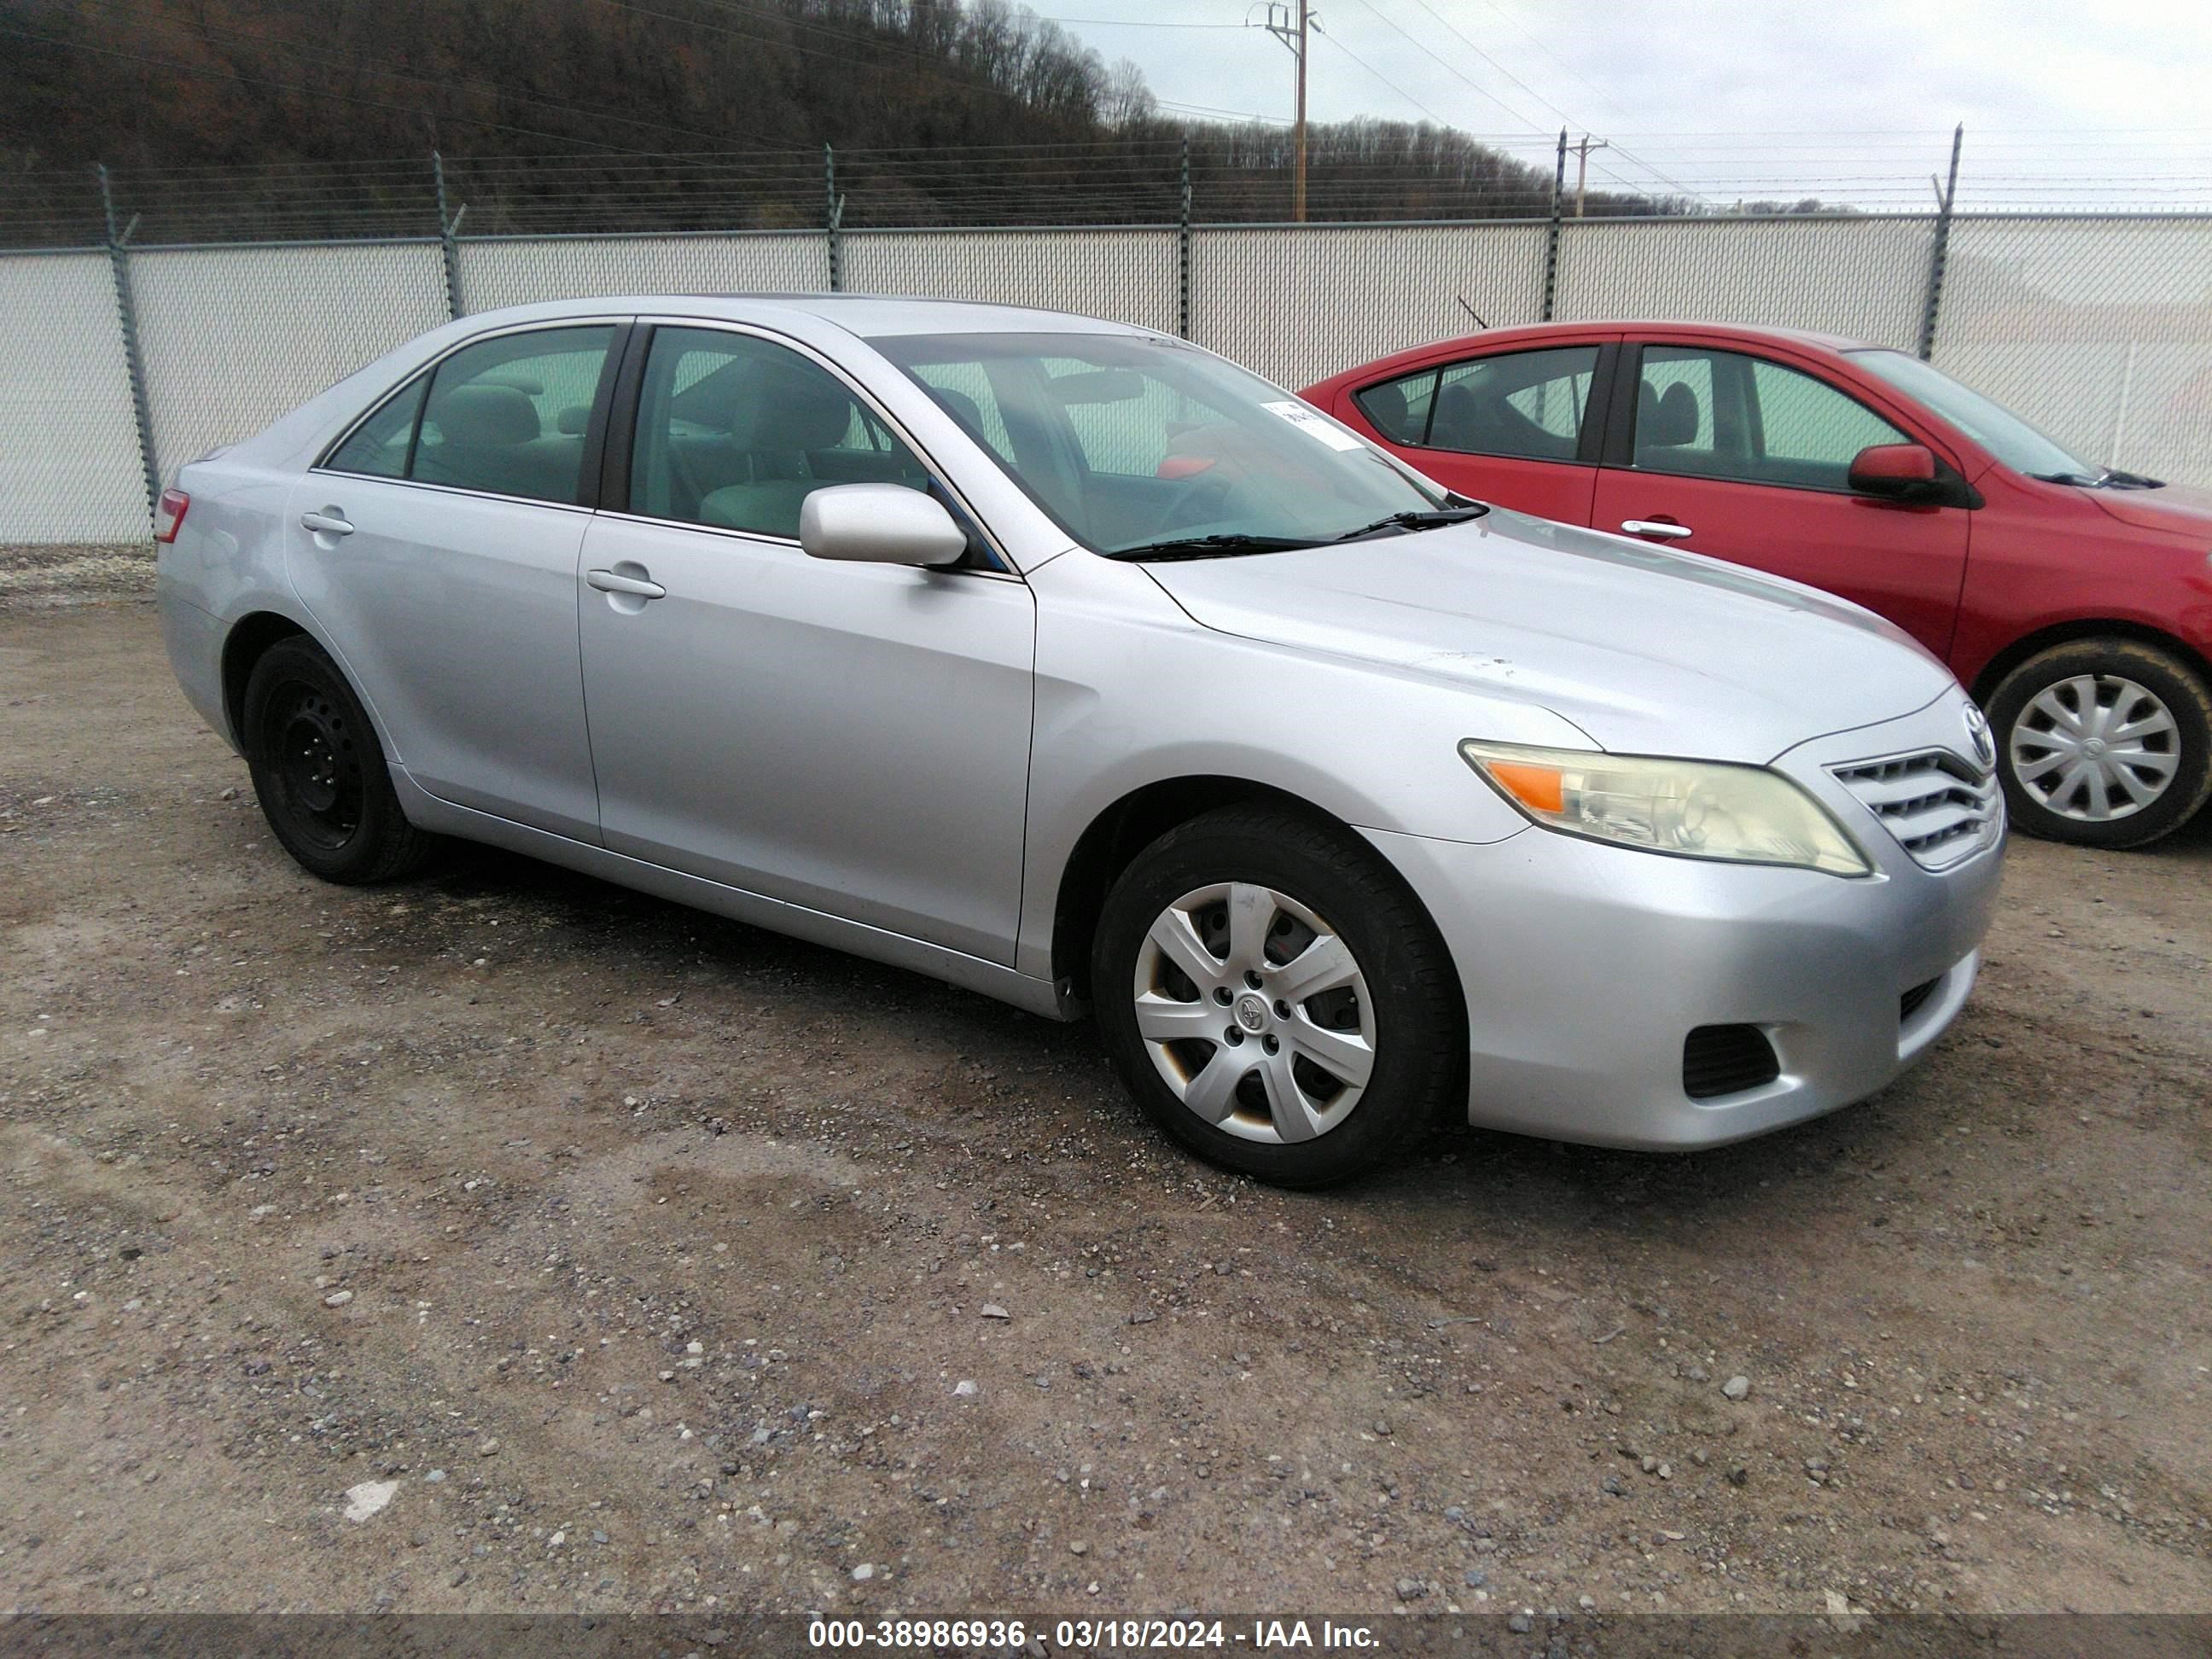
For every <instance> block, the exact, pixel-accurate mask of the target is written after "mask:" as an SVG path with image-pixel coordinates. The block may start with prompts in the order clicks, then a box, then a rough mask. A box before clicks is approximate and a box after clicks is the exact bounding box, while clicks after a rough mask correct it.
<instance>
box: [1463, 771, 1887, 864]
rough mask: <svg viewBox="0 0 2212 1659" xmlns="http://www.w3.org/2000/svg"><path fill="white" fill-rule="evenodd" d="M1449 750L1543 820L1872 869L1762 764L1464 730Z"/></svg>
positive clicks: (1713, 855)
mask: <svg viewBox="0 0 2212 1659" xmlns="http://www.w3.org/2000/svg"><path fill="white" fill-rule="evenodd" d="M1459 752H1460V753H1461V754H1462V755H1463V756H1464V757H1466V758H1467V763H1468V765H1469V766H1472V767H1473V768H1474V769H1475V770H1476V771H1477V772H1479V773H1480V774H1481V775H1482V776H1483V777H1484V778H1485V779H1486V781H1488V782H1489V783H1490V784H1491V786H1492V787H1493V788H1495V789H1496V790H1497V791H1498V793H1499V794H1501V795H1503V796H1504V797H1505V799H1507V800H1509V801H1510V802H1512V803H1513V805H1516V806H1517V807H1518V808H1520V809H1521V811H1522V812H1524V813H1526V814H1527V815H1528V817H1529V818H1530V819H1532V820H1533V821H1534V822H1535V823H1539V824H1541V825H1542V826H1543V827H1544V828H1545V829H1557V830H1559V831H1561V832H1562V833H1564V834H1566V835H1570V836H1587V837H1589V839H1590V840H1592V841H1605V842H1614V843H1616V844H1618V845H1620V846H1623V847H1640V848H1644V850H1645V851H1647V852H1653V853H1674V854H1679V855H1680V856H1682V857H1685V858H1693V859H1718V860H1723V861H1725V862H1728V863H1732V864H1782V865H1790V866H1796V867H1797V868H1799V869H1805V870H1825V871H1826V872H1828V873H1829V874H1831V875H1838V876H1863V875H1869V874H1871V873H1872V872H1873V870H1874V866H1872V865H1871V864H1869V862H1868V861H1867V859H1866V855H1865V854H1863V853H1861V852H1860V851H1859V849H1858V848H1857V847H1855V846H1853V845H1852V844H1851V839H1850V836H1847V835H1845V834H1844V829H1843V826H1842V825H1840V824H1838V823H1837V822H1836V821H1835V819H1833V818H1832V817H1829V816H1828V813H1827V811H1826V808H1824V807H1822V806H1821V805H1820V802H1818V801H1816V800H1814V799H1813V798H1812V796H1810V795H1808V794H1807V793H1805V792H1804V791H1803V790H1802V789H1801V788H1799V787H1797V786H1796V784H1794V783H1792V782H1791V781H1790V780H1789V779H1787V778H1785V777H1784V776H1783V775H1781V774H1780V773H1778V772H1770V771H1768V770H1767V769H1765V767H1763V766H1735V765H1730V764H1729V763H1725V762H1721V761H1693V760H1671V759H1668V758H1666V757H1654V756H1646V755H1603V754H1588V753H1584V752H1583V751H1581V750H1572V749H1529V748H1524V747H1522V745H1520V744H1510V743H1478V742H1476V741H1475V740H1474V739H1473V738H1469V739H1468V741H1467V742H1465V743H1462V744H1460V746H1459Z"/></svg>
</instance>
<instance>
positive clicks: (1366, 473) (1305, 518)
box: [870, 334, 1443, 556]
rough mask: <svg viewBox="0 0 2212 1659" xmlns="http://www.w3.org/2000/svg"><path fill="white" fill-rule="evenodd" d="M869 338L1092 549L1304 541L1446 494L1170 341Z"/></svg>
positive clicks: (1321, 419)
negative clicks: (1420, 481) (1418, 480)
mask: <svg viewBox="0 0 2212 1659" xmlns="http://www.w3.org/2000/svg"><path fill="white" fill-rule="evenodd" d="M870 343H871V344H872V345H873V346H874V347H875V348H876V349H877V350H878V351H880V352H882V353H883V354H884V356H886V357H888V358H890V360H891V361H892V362H895V363H896V364H897V365H898V366H899V367H900V368H902V369H904V370H905V371H906V373H907V374H908V375H909V376H911V377H912V378H913V379H914V380H915V381H916V382H918V383H919V384H920V385H921V388H922V389H923V390H924V391H925V392H928V393H929V395H930V396H931V397H932V398H935V399H936V401H937V403H938V404H939V406H940V407H941V408H943V409H944V410H945V411H946V412H947V413H949V414H950V415H951V416H952V418H953V419H954V420H956V421H957V422H960V424H961V425H962V426H963V428H966V429H967V431H968V433H969V435H970V436H971V437H973V438H975V440H976V441H978V442H980V443H981V444H982V446H983V447H985V448H987V449H988V450H989V451H990V452H991V453H993V454H994V455H995V456H997V457H998V459H999V462H1000V465H1002V466H1004V467H1005V468H1006V471H1007V473H1008V474H1009V475H1010V476H1011V477H1012V478H1013V479H1014V481H1015V482H1016V483H1018V484H1019V485H1020V486H1021V487H1022V489H1024V490H1025V491H1026V492H1028V494H1029V496H1030V499H1031V500H1032V501H1035V502H1036V504H1037V505H1038V506H1039V507H1042V509H1043V510H1044V511H1045V512H1046V513H1049V514H1050V515H1051V516H1052V518H1053V520H1054V522H1055V523H1057V524H1058V525H1059V526H1060V528H1061V529H1063V530H1065V531H1066V532H1067V533H1068V534H1069V535H1071V536H1073V537H1074V538H1076V539H1077V540H1078V541H1079V542H1082V543H1083V544H1085V545H1086V546H1089V547H1091V548H1092V549H1094V550H1097V551H1098V552H1101V553H1109V554H1127V555H1130V556H1142V555H1144V554H1146V553H1147V552H1148V551H1152V550H1158V549H1164V548H1167V547H1170V546H1172V547H1173V548H1176V549H1180V550H1192V549H1194V548H1197V549H1201V550H1203V551H1204V552H1206V554H1208V555H1212V554H1217V553H1238V552H1264V551H1267V550H1272V549H1275V548H1279V547H1284V546H1301V547H1303V546H1311V545H1313V544H1316V543H1318V542H1325V541H1333V540H1335V539H1337V538H1340V537H1343V536H1346V535H1347V534H1353V533H1357V532H1360V531H1362V530H1364V529H1368V528H1370V527H1378V526H1382V525H1383V521H1385V520H1395V516H1396V515H1399V514H1407V515H1416V514H1424V513H1431V511H1432V510H1434V509H1435V508H1437V507H1438V506H1439V505H1440V503H1441V502H1442V501H1443V496H1442V495H1441V494H1440V493H1439V492H1437V491H1436V490H1435V489H1431V488H1430V487H1428V486H1426V485H1425V484H1423V483H1419V482H1417V481H1416V479H1415V478H1414V477H1413V475H1412V474H1411V473H1409V472H1407V471H1405V470H1404V469H1403V468H1401V467H1400V466H1399V465H1397V464H1396V463H1395V462H1394V461H1391V460H1389V459H1387V458H1385V457H1384V456H1383V453H1381V452H1380V451H1378V450H1376V449H1375V448H1373V447H1370V445H1369V444H1368V443H1366V442H1365V441H1364V440H1363V439H1360V438H1358V437H1355V436H1353V435H1352V434H1351V433H1350V432H1347V431H1346V430H1345V429H1344V428H1342V427H1340V426H1339V425H1337V424H1336V423H1335V422H1334V421H1331V420H1329V419H1328V418H1327V417H1325V416H1322V415H1319V414H1317V413H1316V412H1315V411H1314V410H1312V409H1311V408H1310V407H1309V406H1308V405H1306V404H1303V403H1300V402H1299V401H1298V400H1297V398H1293V397H1292V396H1291V394H1290V393H1289V392H1284V391H1280V390H1279V389H1278V388H1276V387H1274V386H1269V385H1268V384H1267V382H1266V381H1265V380H1260V379H1259V378H1257V377H1256V376H1255V375H1251V374H1246V373H1245V372H1244V371H1243V369H1240V368H1235V367H1233V366H1231V364H1228V363H1225V362H1222V361H1221V360H1220V359H1219V358H1218V357H1215V356H1211V355H1210V354H1208V353H1206V352H1203V351H1200V350H1199V349H1196V348H1194V347H1192V346H1188V345H1185V344H1183V343H1182V342H1180V341H1174V340H1163V339H1158V338H1156V337H1150V336H1145V335H1133V334H941V335H903V336H895V337H888V338H879V339H876V340H873V341H871V342H870ZM1407 527H1412V526H1407Z"/></svg>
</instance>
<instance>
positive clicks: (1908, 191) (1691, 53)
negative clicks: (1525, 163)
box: [1032, 0, 2212, 209]
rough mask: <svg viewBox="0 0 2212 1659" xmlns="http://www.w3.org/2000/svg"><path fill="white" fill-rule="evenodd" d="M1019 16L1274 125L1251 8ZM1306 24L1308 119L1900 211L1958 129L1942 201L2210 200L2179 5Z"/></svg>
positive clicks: (1048, 2)
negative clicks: (1561, 148) (1505, 143)
mask: <svg viewBox="0 0 2212 1659" xmlns="http://www.w3.org/2000/svg"><path fill="white" fill-rule="evenodd" d="M1291 3H1292V7H1293V8H1294V7H1295V4H1296V0H1291ZM1032 9H1034V10H1036V12H1037V13H1038V14H1039V15H1041V16H1047V17H1052V18H1054V19H1055V20H1058V21H1062V22H1063V24H1064V26H1065V27H1067V28H1068V29H1069V30H1070V31H1071V32H1072V33H1075V34H1077V35H1079V36H1080V37H1081V38H1082V39H1083V40H1085V42H1086V43H1087V44H1089V45H1090V46H1094V47H1096V48H1097V51H1098V52H1100V53H1101V54H1102V55H1103V56H1104V57H1105V58H1106V59H1107V60H1108V61H1109V63H1110V62H1112V61H1114V60H1115V59H1118V58H1124V57H1127V58H1133V59H1134V60H1135V61H1136V62H1137V64H1139V66H1141V67H1142V69H1143V70H1144V71H1145V75H1146V79H1147V80H1148V81H1149V82H1150V83H1151V85H1152V90H1153V92H1154V93H1155V94H1157V95H1158V97H1159V98H1160V99H1161V100H1163V101H1164V103H1165V104H1167V105H1169V106H1170V111H1169V112H1170V113H1176V112H1183V113H1209V112H1237V113H1241V114H1254V115H1261V116H1268V117H1273V118H1288V116H1289V115H1290V112H1291V58H1290V54H1289V53H1288V52H1286V51H1285V49H1284V48H1283V47H1282V46H1280V45H1279V44H1277V42H1276V41H1275V40H1273V39H1271V38H1270V37H1269V36H1268V35H1267V34H1266V33H1263V32H1262V31H1261V30H1260V29H1258V28H1245V27H1240V26H1241V25H1242V24H1243V21H1244V20H1245V18H1246V17H1247V15H1250V16H1251V17H1253V18H1255V19H1258V18H1261V17H1262V16H1264V15H1265V14H1266V11H1267V8H1266V7H1265V5H1255V6H1253V7H1251V8H1250V9H1249V14H1248V11H1247V9H1246V8H1245V6H1244V4H1243V0H1181V3H1169V4H1163V3H1158V0H1032ZM1315 14H1316V16H1317V17H1318V18H1319V20H1320V28H1321V32H1322V35H1323V36H1324V37H1325V38H1324V39H1322V40H1318V41H1316V44H1315V45H1314V46H1313V49H1312V61H1311V64H1310V82H1309V88H1310V90H1309V97H1310V112H1311V115H1312V118H1314V119H1316V120H1336V119H1342V118H1346V117H1350V116H1354V115H1372V116H1379V117H1385V118H1396V119H1401V120H1409V121H1419V120H1423V119H1435V120H1442V121H1444V122H1448V123H1449V124H1450V125H1453V126H1455V127H1459V128H1461V129H1462V130H1463V131H1469V132H1474V133H1477V134H1480V135H1484V136H1486V137H1492V136H1495V137H1498V138H1500V139H1504V138H1505V137H1508V136H1510V135H1520V136H1521V137H1520V139H1519V141H1518V142H1516V143H1512V145H1511V148H1513V149H1515V150H1516V153H1524V154H1528V155H1532V156H1534V155H1537V154H1538V153H1539V152H1542V153H1543V154H1544V155H1546V156H1547V157H1548V152H1549V147H1550V139H1551V137H1553V136H1555V135H1556V134H1557V132H1558V131H1559V128H1560V127H1561V126H1562V125H1565V126H1568V127H1571V129H1573V131H1574V132H1575V134H1576V136H1577V137H1578V136H1580V134H1581V133H1582V132H1583V131H1585V130H1587V131H1589V132H1591V133H1592V134H1594V135H1595V136H1596V137H1601V138H1607V139H1610V140H1612V142H1613V146H1614V148H1613V149H1612V150H1611V151H1609V152H1600V153H1598V155H1595V157H1594V158H1593V167H1592V173H1591V181H1592V183H1593V184H1597V183H1601V182H1603V183H1607V184H1612V183H1617V182H1622V181H1626V182H1632V183H1634V184H1636V185H1638V186H1639V187H1641V188H1646V189H1654V190H1665V189H1667V188H1668V185H1667V183H1666V182H1665V180H1667V179H1672V180H1675V181H1678V182H1679V183H1680V185H1684V186H1686V187H1688V188H1689V189H1690V190H1691V191H1693V192H1694V193H1698V194H1700V195H1704V196H1705V197H1708V198H1709V199H1712V200H1714V201H1716V202H1720V203H1725V202H1727V201H1730V200H1735V199H1737V198H1740V197H1741V198H1750V197H1793V198H1794V197H1800V196H1804V195H1808V194H1817V195H1819V196H1820V197H1823V198H1825V199H1827V200H1832V201H1845V202H1850V203H1853V204H1857V205H1860V206H1863V207H1869V208H1880V207H1897V208H1911V209H1917V208H1921V207H1924V206H1926V205H1928V204H1929V202H1930V201H1931V200H1932V191H1931V187H1930V185H1929V182H1928V175H1929V173H1931V172H1936V171H1938V170H1940V169H1941V168H1942V167H1943V166H1944V165H1945V164H1946V163H1947V162H1948V155H1949V143H1950V130H1951V127H1952V125H1953V124H1954V122H1960V121H1963V122H1965V123H1966V151H1965V156H1964V159H1963V161H1962V163H1961V170H1960V197H1959V199H1960V205H1961V206H1962V207H1972V206H1996V205H2044V206H2050V207H2090V206H2095V205H2099V204H2106V203H2110V204H2118V203H2119V202H2120V201H2122V200H2124V201H2125V202H2127V203H2128V204H2134V205H2147V204H2157V205H2162V206H2175V207H2179V206H2200V207H2212V106H2208V102H2207V99H2206V93H2205V88H2207V87H2208V85H2212V6H2208V5H2206V4H2205V3H2203V0H2197V3H2196V4H2193V5H2192V4H2182V3H2177V0H2136V3H2131V4H2126V5H2120V4H2115V3H2112V0H2077V3H2071V4H2059V3H2050V0H1821V3H1810V0H1775V3H1769V4H1753V3H1744V0H1667V3H1660V0H1319V3H1316V6H1315ZM1073 20H1083V21H1073ZM1199 25H1208V26H1216V27H1194V26H1199ZM1455 32H1456V33H1455ZM1176 106H1180V108H1179V109H1178V108H1177V107H1176ZM1539 135H1542V136H1539ZM1607 174H1610V175H1611V177H1610V178H1608V177H1607Z"/></svg>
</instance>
